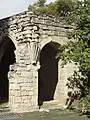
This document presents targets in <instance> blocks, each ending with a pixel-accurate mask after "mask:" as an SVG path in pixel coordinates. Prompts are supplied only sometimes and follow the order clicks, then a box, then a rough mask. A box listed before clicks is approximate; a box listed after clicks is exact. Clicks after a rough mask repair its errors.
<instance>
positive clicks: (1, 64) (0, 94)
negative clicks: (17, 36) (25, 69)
mask: <svg viewBox="0 0 90 120" xmlns="http://www.w3.org/2000/svg"><path fill="white" fill-rule="evenodd" d="M15 49H16V48H15V45H14V43H13V42H12V40H11V39H10V38H9V37H7V36H6V37H4V38H3V39H2V42H1V43H0V103H4V102H8V99H9V80H8V72H9V66H10V65H11V64H13V63H14V62H15V61H16V60H15V54H14V50H15Z"/></svg>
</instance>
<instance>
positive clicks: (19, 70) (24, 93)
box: [0, 11, 74, 112]
mask: <svg viewBox="0 0 90 120" xmlns="http://www.w3.org/2000/svg"><path fill="white" fill-rule="evenodd" d="M68 30H69V31H70V30H72V27H71V26H68V25H67V24H66V22H65V20H62V18H61V19H57V18H55V17H54V16H47V15H40V14H33V13H30V12H28V11H25V12H23V13H20V14H16V15H13V16H11V17H8V18H4V19H1V20H0V40H2V39H3V38H4V37H5V36H8V37H9V38H10V39H11V40H12V41H13V43H14V44H15V47H16V50H15V55H16V63H15V64H14V65H12V66H10V71H9V73H8V78H9V102H8V104H9V107H10V109H11V111H12V112H13V111H14V112H20V111H22V112H26V111H27V112H29V111H33V110H36V109H37V105H38V69H40V61H39V60H40V51H41V50H42V48H43V47H44V46H45V45H46V44H47V43H50V42H54V43H58V44H60V45H62V44H65V43H66V42H67V41H68V38H67V35H66V34H67V31H68ZM47 54H48V53H47ZM59 62H60V61H59ZM60 63H61V62H60ZM68 69H69V70H68ZM73 69H74V68H72V69H70V66H67V68H66V67H65V68H61V67H60V66H58V72H59V73H58V85H57V88H56V91H55V97H54V99H57V100H60V101H63V100H61V99H62V98H61V97H60V96H64V97H63V99H64V98H65V99H66V96H67V88H66V82H67V77H68V76H69V74H71V72H72V71H73ZM63 104H64V103H63Z"/></svg>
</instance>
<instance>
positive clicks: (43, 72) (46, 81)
mask: <svg viewBox="0 0 90 120" xmlns="http://www.w3.org/2000/svg"><path fill="white" fill-rule="evenodd" d="M59 47H60V44H58V43H56V42H49V43H47V44H46V45H45V46H44V47H43V48H42V49H41V52H40V59H39V62H40V66H41V67H40V69H39V71H38V105H39V106H41V105H42V104H43V102H44V101H51V100H54V94H55V90H56V86H57V82H58V59H57V58H56V56H57V53H58V48H59Z"/></svg>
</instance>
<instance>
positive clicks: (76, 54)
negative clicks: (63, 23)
mask: <svg viewBox="0 0 90 120" xmlns="http://www.w3.org/2000/svg"><path fill="white" fill-rule="evenodd" d="M69 23H70V24H71V25H72V23H73V24H74V25H75V28H74V30H73V32H72V33H70V36H69V38H74V42H69V43H67V45H63V46H62V56H61V59H62V60H63V61H64V62H63V65H65V64H66V63H67V62H71V61H74V62H75V64H78V65H79V71H75V72H74V74H73V76H71V77H70V78H69V79H68V84H67V86H68V87H69V88H72V89H73V88H75V87H76V88H78V89H79V93H78V94H80V95H79V99H80V100H79V104H78V105H81V107H79V109H80V111H82V112H83V113H90V0H84V1H83V2H80V1H79V2H77V4H75V5H74V7H73V10H72V11H71V12H70V14H69ZM66 49H67V50H66ZM79 73H80V74H79Z"/></svg>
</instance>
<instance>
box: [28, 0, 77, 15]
mask: <svg viewBox="0 0 90 120" xmlns="http://www.w3.org/2000/svg"><path fill="white" fill-rule="evenodd" d="M45 2H46V1H45V0H39V1H37V2H36V3H34V4H33V5H29V7H28V10H29V11H33V12H35V13H37V12H38V13H41V14H51V15H60V16H62V15H63V16H65V15H66V14H67V13H68V12H70V11H71V10H72V8H73V5H74V4H75V2H73V1H72V0H57V1H56V2H54V3H50V4H48V5H47V4H45Z"/></svg>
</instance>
